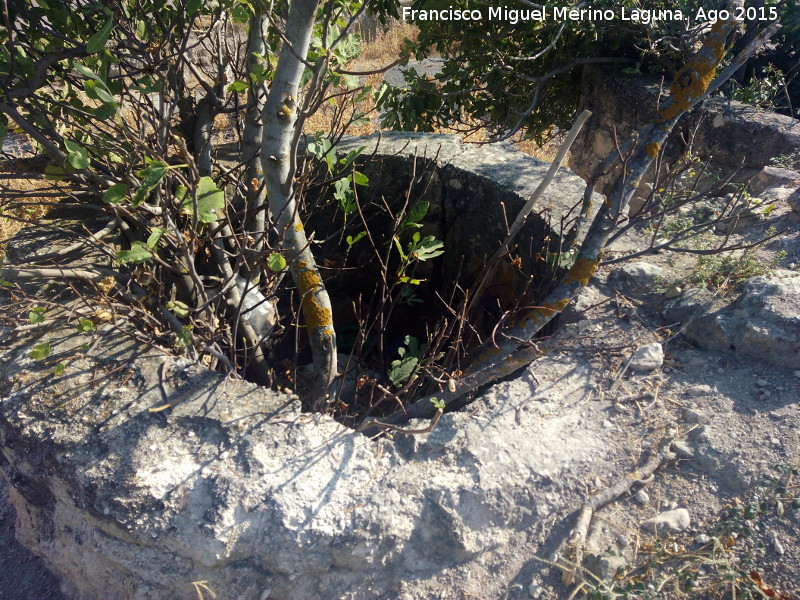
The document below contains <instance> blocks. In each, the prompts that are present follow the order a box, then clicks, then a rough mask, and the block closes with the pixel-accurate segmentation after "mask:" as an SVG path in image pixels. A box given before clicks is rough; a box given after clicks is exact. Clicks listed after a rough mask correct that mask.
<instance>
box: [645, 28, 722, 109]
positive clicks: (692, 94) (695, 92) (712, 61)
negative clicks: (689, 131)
mask: <svg viewBox="0 0 800 600" xmlns="http://www.w3.org/2000/svg"><path fill="white" fill-rule="evenodd" d="M731 25H732V24H731V23H729V22H727V21H717V22H716V23H715V24H714V26H713V27H712V29H711V31H710V32H709V34H708V37H707V38H706V41H705V44H704V45H703V47H702V48H701V49H700V51H699V52H698V53H697V55H696V56H695V57H694V58H693V59H692V60H690V61H689V62H688V63H686V64H685V65H684V66H683V68H681V70H680V71H678V72H677V73H676V75H675V79H673V81H672V87H671V88H670V95H671V101H670V104H669V106H667V107H666V108H665V109H663V110H660V111H659V113H658V121H659V122H661V123H663V122H664V121H669V120H671V119H673V118H675V117H677V116H678V115H680V114H681V113H683V112H685V111H686V110H688V109H689V107H690V106H691V104H692V102H694V101H695V100H696V99H697V98H699V97H700V96H702V95H703V94H704V93H705V92H706V90H707V89H708V86H709V85H710V84H711V82H712V81H713V80H714V74H715V73H716V71H717V67H718V66H719V64H720V62H722V59H723V58H724V56H725V52H726V48H725V38H726V37H727V33H728V28H729V27H731Z"/></svg>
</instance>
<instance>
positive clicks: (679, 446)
mask: <svg viewBox="0 0 800 600" xmlns="http://www.w3.org/2000/svg"><path fill="white" fill-rule="evenodd" d="M672 451H673V452H675V454H677V455H678V456H679V457H681V458H694V448H692V447H691V446H690V445H689V444H686V443H684V442H673V443H672Z"/></svg>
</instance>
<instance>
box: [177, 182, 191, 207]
mask: <svg viewBox="0 0 800 600" xmlns="http://www.w3.org/2000/svg"><path fill="white" fill-rule="evenodd" d="M188 193H189V188H187V187H186V186H185V185H179V186H178V189H176V190H175V199H176V200H177V201H178V202H180V203H181V206H182V205H183V201H184V199H185V198H186V194H188Z"/></svg>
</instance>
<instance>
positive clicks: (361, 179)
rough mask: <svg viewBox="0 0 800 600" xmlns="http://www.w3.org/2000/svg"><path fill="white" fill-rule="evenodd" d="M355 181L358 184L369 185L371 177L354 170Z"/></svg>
mask: <svg viewBox="0 0 800 600" xmlns="http://www.w3.org/2000/svg"><path fill="white" fill-rule="evenodd" d="M353 183H355V184H356V185H367V184H368V183H369V177H367V176H366V175H364V174H363V173H359V172H358V171H353Z"/></svg>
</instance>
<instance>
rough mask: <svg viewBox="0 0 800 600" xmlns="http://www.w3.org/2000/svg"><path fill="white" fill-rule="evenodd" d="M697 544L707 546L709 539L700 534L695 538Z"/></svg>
mask: <svg viewBox="0 0 800 600" xmlns="http://www.w3.org/2000/svg"><path fill="white" fill-rule="evenodd" d="M695 539H696V540H697V543H698V544H707V543H708V542H710V541H711V538H710V537H708V536H707V535H706V534H705V533H701V534H700V535H698V536H697V537H696V538H695Z"/></svg>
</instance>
